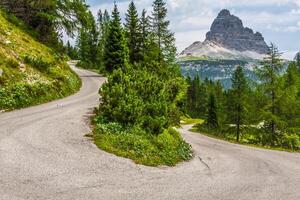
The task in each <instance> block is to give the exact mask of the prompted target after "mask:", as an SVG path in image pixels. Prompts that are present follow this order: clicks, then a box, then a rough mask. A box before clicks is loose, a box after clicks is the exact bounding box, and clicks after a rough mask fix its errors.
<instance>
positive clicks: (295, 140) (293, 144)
mask: <svg viewBox="0 0 300 200" xmlns="http://www.w3.org/2000/svg"><path fill="white" fill-rule="evenodd" d="M282 147H284V148H287V149H292V150H299V149H300V137H299V136H298V135H297V134H284V135H283V138H282Z"/></svg>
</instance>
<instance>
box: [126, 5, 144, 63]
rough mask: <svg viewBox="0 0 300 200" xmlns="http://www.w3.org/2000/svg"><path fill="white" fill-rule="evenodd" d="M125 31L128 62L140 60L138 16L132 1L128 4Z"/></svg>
mask: <svg viewBox="0 0 300 200" xmlns="http://www.w3.org/2000/svg"><path fill="white" fill-rule="evenodd" d="M125 20H126V23H125V33H126V38H127V46H128V49H129V62H130V63H131V64H134V63H138V62H140V61H141V56H142V51H141V32H142V31H141V26H140V24H139V17H138V13H137V10H136V7H135V4H134V2H133V1H131V3H130V4H129V8H128V10H127V13H126V18H125Z"/></svg>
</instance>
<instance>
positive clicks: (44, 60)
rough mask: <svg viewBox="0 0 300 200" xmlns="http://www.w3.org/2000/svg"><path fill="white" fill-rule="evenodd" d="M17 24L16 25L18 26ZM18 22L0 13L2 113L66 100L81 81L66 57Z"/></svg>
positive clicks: (0, 95) (0, 106)
mask: <svg viewBox="0 0 300 200" xmlns="http://www.w3.org/2000/svg"><path fill="white" fill-rule="evenodd" d="M16 24H17V25H16ZM32 35H34V33H32V34H29V28H28V29H26V26H25V25H24V24H23V23H22V22H21V21H18V19H16V18H14V20H13V23H12V22H11V20H10V21H8V20H7V15H6V14H5V13H3V12H2V11H0V69H1V71H3V74H2V76H0V110H13V109H18V108H23V107H28V106H32V105H37V104H41V103H45V102H48V101H51V100H54V99H58V98H63V97H65V96H68V95H71V94H73V93H75V92H76V91H78V90H79V88H80V86H81V81H80V79H79V77H78V76H77V75H76V74H75V73H74V72H73V71H72V70H71V69H70V68H69V66H68V65H67V63H66V59H67V58H66V57H64V56H63V55H59V54H57V53H56V52H55V51H54V50H52V49H51V48H49V47H47V46H45V45H43V44H41V43H40V42H39V41H37V40H36V39H35V37H33V36H32Z"/></svg>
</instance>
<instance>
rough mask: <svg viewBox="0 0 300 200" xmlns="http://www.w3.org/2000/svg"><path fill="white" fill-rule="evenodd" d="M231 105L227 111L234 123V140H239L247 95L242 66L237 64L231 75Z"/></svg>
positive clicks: (244, 119) (244, 116) (244, 118)
mask: <svg viewBox="0 0 300 200" xmlns="http://www.w3.org/2000/svg"><path fill="white" fill-rule="evenodd" d="M231 80H232V89H231V92H232V96H231V102H232V105H231V106H230V107H229V109H230V110H228V113H229V114H230V115H231V116H230V117H231V120H230V122H233V123H234V124H235V125H236V140H237V142H239V140H240V132H241V125H242V124H243V123H244V122H245V121H246V96H247V89H248V84H247V79H246V77H245V74H244V71H243V68H242V67H240V66H238V67H237V69H236V70H235V72H234V74H233V77H232V79H231Z"/></svg>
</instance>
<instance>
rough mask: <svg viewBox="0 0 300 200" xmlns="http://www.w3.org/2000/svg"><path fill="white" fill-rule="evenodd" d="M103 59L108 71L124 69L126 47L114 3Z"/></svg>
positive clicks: (118, 14)
mask: <svg viewBox="0 0 300 200" xmlns="http://www.w3.org/2000/svg"><path fill="white" fill-rule="evenodd" d="M103 61H104V65H105V69H106V71H108V72H112V71H113V70H115V69H123V70H124V69H125V63H126V47H125V42H124V36H123V28H122V25H121V18H120V13H119V11H118V7H117V5H116V4H115V5H114V10H113V12H112V19H111V22H110V26H109V33H108V36H107V39H106V42H105V48H104V55H103Z"/></svg>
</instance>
